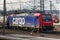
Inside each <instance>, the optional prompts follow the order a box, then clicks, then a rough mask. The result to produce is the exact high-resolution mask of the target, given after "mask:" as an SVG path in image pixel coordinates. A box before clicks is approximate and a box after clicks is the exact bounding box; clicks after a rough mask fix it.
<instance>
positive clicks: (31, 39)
mask: <svg viewBox="0 0 60 40" xmlns="http://www.w3.org/2000/svg"><path fill="white" fill-rule="evenodd" d="M0 38H6V39H10V40H60V39H56V38H47V37H37V36H29V35H20V34H9V35H0Z"/></svg>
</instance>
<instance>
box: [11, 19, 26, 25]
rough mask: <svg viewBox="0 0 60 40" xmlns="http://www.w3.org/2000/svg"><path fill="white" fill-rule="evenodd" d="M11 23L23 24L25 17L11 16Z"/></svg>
mask: <svg viewBox="0 0 60 40" xmlns="http://www.w3.org/2000/svg"><path fill="white" fill-rule="evenodd" d="M12 22H13V24H17V25H19V24H20V25H24V24H25V19H24V18H13V20H12Z"/></svg>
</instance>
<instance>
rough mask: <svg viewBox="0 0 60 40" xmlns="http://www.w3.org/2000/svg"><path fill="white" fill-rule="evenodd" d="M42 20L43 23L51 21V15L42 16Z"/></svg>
mask: <svg viewBox="0 0 60 40" xmlns="http://www.w3.org/2000/svg"><path fill="white" fill-rule="evenodd" d="M42 20H43V21H52V17H51V15H42Z"/></svg>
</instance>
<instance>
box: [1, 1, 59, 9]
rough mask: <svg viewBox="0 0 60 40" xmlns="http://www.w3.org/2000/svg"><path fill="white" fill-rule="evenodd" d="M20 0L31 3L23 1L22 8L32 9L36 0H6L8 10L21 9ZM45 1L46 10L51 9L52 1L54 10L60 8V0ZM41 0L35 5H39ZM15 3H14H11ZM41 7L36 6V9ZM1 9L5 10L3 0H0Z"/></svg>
mask: <svg viewBox="0 0 60 40" xmlns="http://www.w3.org/2000/svg"><path fill="white" fill-rule="evenodd" d="M20 1H21V2H27V1H30V2H31V3H29V2H27V3H21V9H24V8H26V9H32V8H33V7H34V6H33V4H34V2H33V1H34V0H6V3H7V5H6V8H7V10H16V9H20ZM44 1H45V2H44V3H45V10H50V1H52V5H53V7H52V9H53V10H55V9H56V10H60V0H44ZM39 2H40V1H39V0H36V1H35V5H36V6H39ZM10 3H13V4H10ZM37 9H39V7H36V10H37ZM0 10H3V0H0Z"/></svg>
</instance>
